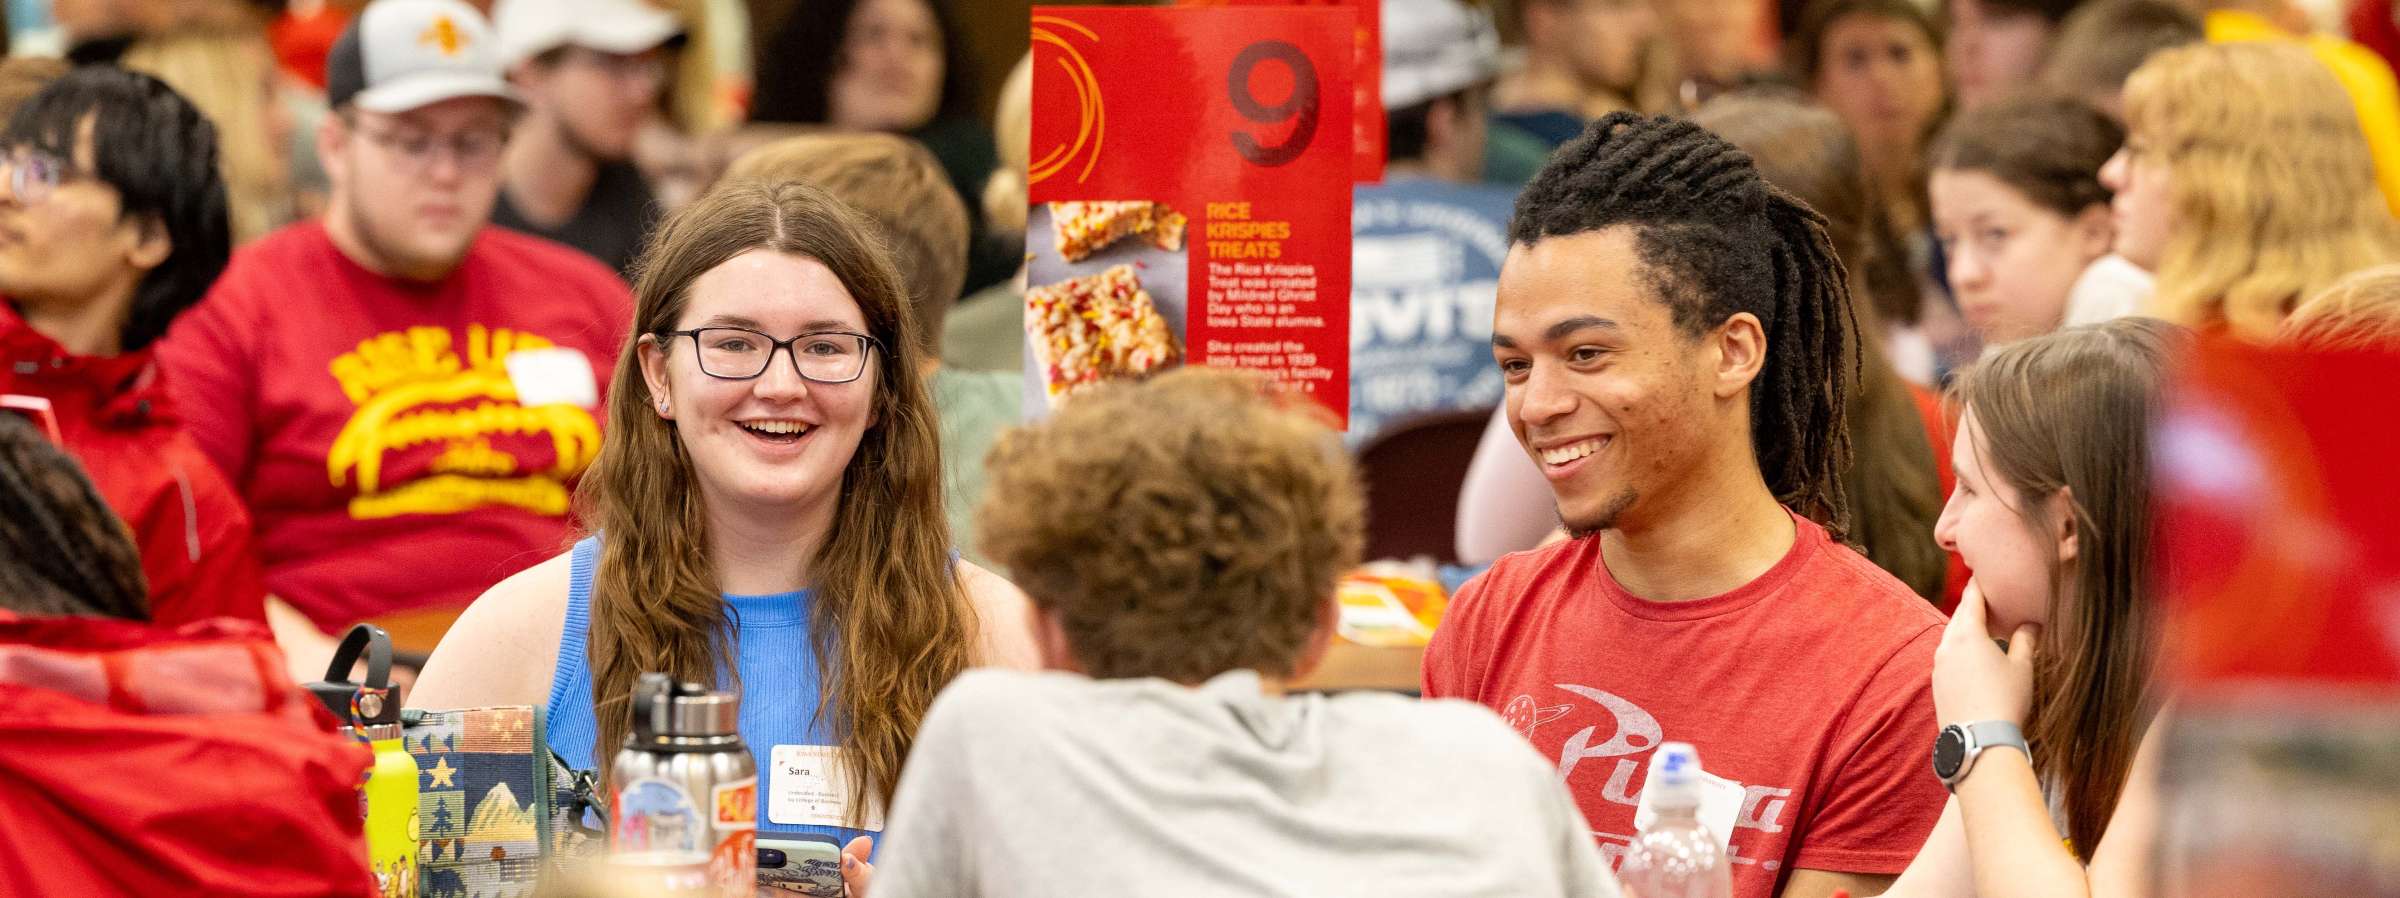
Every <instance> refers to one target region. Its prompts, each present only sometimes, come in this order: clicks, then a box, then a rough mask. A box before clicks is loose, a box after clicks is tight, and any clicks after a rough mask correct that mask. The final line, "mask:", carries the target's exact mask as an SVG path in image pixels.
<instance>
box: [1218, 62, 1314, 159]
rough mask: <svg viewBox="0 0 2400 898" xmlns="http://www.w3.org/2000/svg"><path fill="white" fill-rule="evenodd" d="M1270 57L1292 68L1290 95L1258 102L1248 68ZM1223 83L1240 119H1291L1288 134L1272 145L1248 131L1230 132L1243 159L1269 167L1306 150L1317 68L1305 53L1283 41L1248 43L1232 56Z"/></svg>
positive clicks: (1262, 121) (1311, 133) (1272, 121)
mask: <svg viewBox="0 0 2400 898" xmlns="http://www.w3.org/2000/svg"><path fill="white" fill-rule="evenodd" d="M1269 60H1273V61H1275V62H1280V63H1283V65H1284V67H1285V68H1288V69H1291V71H1292V95H1291V96H1289V97H1286V98H1284V101H1283V102H1282V103H1279V104H1277V105H1274V106H1269V105H1266V104H1264V103H1260V102H1259V101H1258V98H1257V97H1254V96H1251V94H1250V70H1252V69H1255V68H1257V67H1258V64H1259V63H1262V62H1267V61H1269ZM1225 86H1226V92H1227V93H1228V95H1230V96H1231V98H1232V99H1233V108H1234V109H1235V111H1238V112H1240V113H1241V114H1242V117H1243V118H1246V119H1249V120H1251V121H1254V122H1258V123H1260V124H1282V123H1285V122H1293V125H1292V133H1291V136H1289V137H1286V138H1284V140H1283V142H1282V143H1279V144H1275V145H1273V146H1267V145H1263V144H1261V143H1259V142H1258V138H1256V137H1252V136H1250V135H1249V134H1245V133H1242V132H1240V131H1236V132H1233V148H1234V149H1235V150H1238V151H1240V152H1241V154H1242V158H1244V159H1248V160H1250V163H1251V164H1253V165H1263V166H1267V167H1269V168H1272V167H1275V166H1278V165H1283V164H1285V163H1288V162H1290V161H1292V160H1294V159H1298V158H1300V154H1301V153H1303V152H1307V150H1308V142H1309V140H1310V139H1312V138H1314V137H1316V136H1317V68H1316V66H1314V65H1311V64H1310V63H1309V61H1308V54H1306V53H1302V52H1300V48H1299V47H1295V46H1292V45H1291V44H1288V43H1285V42H1283V41H1259V42H1258V43H1255V44H1251V45H1250V46H1247V47H1244V48H1242V52H1241V54H1240V55H1238V56H1235V57H1234V58H1233V70H1232V71H1231V72H1229V73H1227V77H1226V85H1225Z"/></svg>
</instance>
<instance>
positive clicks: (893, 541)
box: [583, 182, 975, 825]
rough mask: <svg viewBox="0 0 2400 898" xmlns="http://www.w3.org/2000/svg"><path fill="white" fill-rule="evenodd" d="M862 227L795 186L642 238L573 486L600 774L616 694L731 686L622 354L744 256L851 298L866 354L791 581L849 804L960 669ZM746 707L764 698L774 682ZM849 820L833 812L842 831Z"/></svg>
mask: <svg viewBox="0 0 2400 898" xmlns="http://www.w3.org/2000/svg"><path fill="white" fill-rule="evenodd" d="M873 233H874V230H873V226H872V225H870V224H869V223H868V222H867V221H866V219H864V218H863V217H861V216H860V215H859V214H858V213H857V212H855V211H852V210H851V209H850V208H849V207H847V206H844V205H842V204H841V202H839V201H837V200H835V199H834V198H833V197H832V196H830V195H828V194H826V193H825V192H824V191H821V190H818V189H816V188H814V187H809V186H806V185H801V184H766V183H759V182H734V183H729V184H725V185H721V186H719V187H718V188H717V189H715V190H713V191H711V192H710V193H709V194H708V195H706V196H704V197H702V198H701V199H700V200H698V201H697V202H694V203H693V204H692V205H691V206H689V207H686V208H685V209H684V210H682V211H681V212H678V213H677V214H676V215H675V216H674V217H672V218H669V219H668V220H667V221H666V222H665V223H664V224H663V225H661V226H660V228H659V230H658V232H657V233H656V234H655V235H654V236H653V237H652V239H651V244H650V246H649V248H648V249H647V250H646V251H645V252H644V255H643V258H642V261H641V263H640V265H639V267H638V269H637V272H638V274H637V276H636V280H635V285H634V294H635V307H634V326H633V332H632V335H631V336H630V337H629V338H628V339H627V341H626V345H625V350H624V352H622V353H620V354H619V356H618V358H617V371H616V376H615V378H614V379H613V380H612V381H611V385H610V390H609V398H608V433H607V435H606V436H605V437H604V438H603V439H602V442H601V446H600V456H599V458H598V460H597V461H596V462H595V463H594V464H593V467H592V472H591V474H590V475H589V476H587V477H586V478H585V479H584V484H583V501H584V502H585V507H584V509H583V513H584V519H585V520H586V521H589V522H591V524H592V525H593V526H594V527H596V528H597V529H598V531H599V532H600V533H602V534H604V543H603V545H602V546H601V550H600V563H599V567H598V570H597V571H596V572H595V575H594V577H593V582H592V623H591V633H590V636H589V644H590V652H591V656H590V664H591V671H592V706H593V714H594V716H595V718H596V719H597V720H598V723H599V730H600V740H599V745H598V747H597V752H596V753H595V757H608V756H610V754H611V753H612V751H613V749H614V747H615V746H617V745H618V744H620V743H622V742H623V741H624V739H625V736H626V733H627V731H628V730H629V729H630V728H631V726H632V708H631V705H630V703H629V702H628V700H627V699H628V696H630V694H631V692H632V689H633V682H634V678H635V677H636V676H638V675H640V674H641V673H642V672H644V671H665V672H668V673H670V674H673V675H674V676H676V677H677V678H679V679H684V680H690V681H695V682H702V683H713V682H717V681H718V680H719V678H720V676H721V672H722V675H724V676H731V675H733V674H732V673H731V671H732V668H733V665H731V664H729V663H727V660H728V659H730V658H731V657H732V655H733V652H734V651H735V646H734V645H732V644H731V638H732V634H731V630H730V628H729V627H728V626H727V615H726V610H725V601H724V599H723V597H722V596H721V594H720V590H719V589H718V586H717V576H716V570H715V567H714V565H713V563H712V562H711V561H710V559H709V557H708V555H707V547H708V545H709V539H708V516H707V514H706V512H705V510H704V509H703V508H702V507H701V505H702V503H701V500H700V493H699V490H698V488H697V485H696V484H695V483H694V482H693V472H692V461H691V458H690V456H689V455H687V454H686V453H685V451H684V448H683V441H682V439H681V438H680V437H679V436H678V435H677V433H676V431H675V427H674V425H673V424H672V423H670V422H668V421H666V420H664V419H661V418H660V417H659V416H658V415H657V414H655V413H654V412H653V411H652V410H651V404H652V403H653V402H654V401H656V400H655V398H654V397H652V396H651V394H650V390H649V387H648V385H647V384H645V383H644V381H643V380H642V375H641V359H640V357H639V348H640V341H641V339H642V338H643V337H644V336H650V335H656V334H659V333H661V332H664V331H668V330H672V329H674V328H676V327H677V326H679V324H680V319H681V317H682V315H683V311H684V308H685V306H686V305H687V302H688V298H689V291H690V289H691V285H692V282H693V281H694V280H696V279H698V278H699V277H700V276H701V275H702V274H704V273H706V272H708V271H710V270H712V269H714V268H716V267H717V266H719V265H722V264H724V263H725V262H727V261H729V260H731V259H733V258H734V257H736V256H739V255H741V254H743V253H745V252H749V251H751V250H756V249H765V250H772V251H775V252H781V253H789V254H792V255H796V256H805V257H807V258H810V259H814V260H816V261H818V262H821V263H823V264H824V265H825V267H827V268H829V269H832V271H833V273H834V275H835V276H836V277H838V278H840V279H841V282H842V286H843V287H844V288H846V289H848V290H849V291H850V296H851V297H852V298H853V299H855V300H857V302H858V307H859V309H860V311H862V312H864V313H865V315H866V320H867V330H868V331H869V333H871V334H872V335H873V336H874V337H875V338H876V339H877V340H878V341H880V342H881V343H882V346H881V347H880V348H879V349H878V350H877V352H876V353H875V356H876V360H877V361H876V380H875V398H874V400H873V408H874V421H875V424H874V426H872V427H870V428H868V429H867V432H866V435H865V436H864V437H863V438H861V440H860V441H859V445H858V451H857V453H856V454H855V455H853V456H851V459H850V466H849V469H848V470H847V471H845V472H844V473H843V475H842V489H841V496H840V500H839V501H840V503H841V507H840V509H839V510H837V511H836V512H835V517H834V527H833V530H832V532H831V533H829V534H827V536H826V540H825V544H824V545H823V546H820V547H819V548H818V549H817V552H816V555H815V557H812V558H799V557H794V558H793V559H792V562H791V563H792V565H793V567H795V568H796V569H800V570H804V571H806V572H807V577H806V582H807V583H808V584H809V585H810V588H811V591H812V598H811V600H810V604H809V623H810V627H811V629H812V631H813V639H814V641H815V647H816V653H817V671H818V675H819V678H820V681H821V682H822V683H823V684H824V694H823V696H822V698H821V700H820V704H819V706H818V712H817V713H818V715H819V719H820V720H821V721H823V722H824V723H825V724H826V726H827V727H828V728H829V729H830V730H831V731H832V732H834V733H835V734H836V737H837V738H838V739H839V740H840V742H841V745H842V747H844V748H846V749H848V750H849V751H850V752H851V757H852V758H853V763H852V764H851V765H850V778H851V783H850V785H851V787H852V794H855V795H874V796H879V797H881V798H882V799H883V800H884V801H886V802H888V801H889V800H890V799H891V793H892V788H893V786H894V785H896V784H897V783H898V782H899V780H900V766H901V762H902V761H904V760H905V759H906V758H907V756H908V749H909V744H910V743H911V741H913V740H914V738H915V736H916V731H917V724H918V723H919V722H920V721H922V720H923V719H924V716H925V709H926V706H927V705H930V704H931V703H932V702H933V696H934V693H936V692H939V691H940V690H941V688H942V687H943V686H945V685H948V684H949V682H950V679H951V678H952V677H954V676H956V675H957V674H958V672H959V670H960V669H961V668H964V667H965V666H966V664H967V660H968V653H969V651H970V646H972V645H973V644H974V628H975V621H974V613H973V611H972V609H971V608H970V607H969V606H968V604H967V600H966V592H965V590H964V588H963V587H962V586H961V585H960V584H959V581H958V579H957V575H956V573H955V571H954V568H953V566H952V563H951V560H950V555H949V551H950V546H949V535H948V530H947V528H946V526H945V524H944V523H943V522H944V520H945V519H944V518H943V516H942V498H941V470H942V466H941V450H940V443H941V438H940V434H939V432H938V431H937V430H936V426H935V419H934V409H933V399H932V396H931V394H930V393H929V391H928V390H927V389H926V387H925V383H924V381H923V380H922V379H921V378H919V377H918V375H917V371H918V369H919V367H920V363H921V362H922V360H923V352H924V350H922V349H920V348H919V347H920V346H921V345H922V343H921V342H920V341H919V339H918V335H917V334H915V333H913V332H912V330H913V328H914V325H912V324H911V323H910V322H911V321H912V320H913V319H911V318H910V316H909V315H908V314H907V310H906V303H907V299H906V293H905V292H904V291H903V290H902V289H901V286H900V284H901V281H900V278H899V275H898V273H897V272H896V270H895V269H894V268H893V265H892V262H891V258H890V256H889V255H888V254H887V252H886V251H885V249H884V248H883V247H882V245H881V244H879V243H877V242H876V241H875V238H874V237H872V236H870V235H872V234H873ZM751 685H753V686H762V687H764V688H762V689H759V690H757V692H756V693H755V694H757V695H760V696H772V695H773V694H774V693H773V689H774V684H751ZM866 810H867V808H866V803H865V802H863V801H862V802H857V803H854V804H853V805H852V807H851V809H850V813H851V817H852V823H853V825H859V824H860V823H861V822H863V820H864V819H865V814H866Z"/></svg>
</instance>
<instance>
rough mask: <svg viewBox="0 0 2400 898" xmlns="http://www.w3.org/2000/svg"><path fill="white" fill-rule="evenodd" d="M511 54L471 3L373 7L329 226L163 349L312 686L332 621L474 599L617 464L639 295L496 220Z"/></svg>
mask: <svg viewBox="0 0 2400 898" xmlns="http://www.w3.org/2000/svg"><path fill="white" fill-rule="evenodd" d="M497 50H498V48H497V46H496V45H495V42H494V41H493V39H492V35H491V31H490V28H489V26H487V25H486V24H485V22H484V19H483V17H482V16H481V15H480V14H478V13H476V12H475V10H474V9H473V8H472V7H469V6H467V5H466V4H464V3H461V2H458V0H377V2H375V3H373V4H372V5H370V6H368V7H367V8H366V10H365V11H364V12H362V13H361V14H360V15H359V16H358V18H357V19H356V20H354V21H353V22H352V23H351V24H350V26H349V29H348V30H347V31H345V32H344V33H343V35H342V37H341V39H340V40H339V41H338V42H337V43H336V44H335V46H334V49H333V52H332V55H331V57H330V58H329V60H328V65H327V71H328V75H327V81H328V85H327V90H326V99H327V101H328V102H329V103H330V105H331V106H332V108H333V112H332V114H330V115H328V116H326V118H325V121H324V123H323V125H322V126H321V127H320V129H319V131H318V134H317V147H318V152H319V155H320V156H322V157H323V159H324V162H325V167H326V171H327V173H328V174H329V175H330V176H331V178H332V185H333V190H332V194H331V198H330V202H329V205H328V206H327V209H326V213H325V215H324V217H323V218H322V219H320V220H316V221H310V222H304V223H302V224H298V225H294V226H292V227H289V228H286V229H284V230H281V231H278V232H276V233H274V234H272V235H269V236H268V237H267V238H265V239H263V240H260V241H258V242H257V243H254V244H252V245H250V246H248V247H245V248H244V249H243V250H242V251H241V252H240V253H238V254H236V255H235V256H234V258H233V262H232V264H231V265H230V266H229V267H228V268H227V269H226V271H225V275H224V277H223V278H222V279H220V280H219V281H218V283H217V286H216V288H215V289H214V290H213V291H212V292H211V293H210V294H209V296H208V298H207V299H206V300H205V301H203V302H202V303H201V304H200V306H199V307H198V308H196V309H194V310H193V311H192V312H191V314H189V315H187V316H185V318H184V320H182V321H180V322H178V323H177V325H176V327H175V329H174V330H173V331H172V332H170V333H169V335H168V337H167V340H166V341H165V343H164V344H163V345H162V347H161V349H160V351H159V353H160V358H161V360H162V361H163V362H164V363H165V365H166V367H167V370H168V373H169V374H170V375H172V378H171V381H170V382H171V384H172V385H173V386H174V388H175V396H176V399H177V401H178V402H179V403H180V404H181V405H182V407H183V408H184V410H185V412H186V418H187V421H188V422H189V424H188V426H189V427H190V429H191V431H192V434H193V436H194V437H195V438H196V439H198V441H199V442H200V445H201V448H202V449H204V450H205V451H206V452H207V453H208V455H209V457H210V458H211V459H213V460H214V461H215V462H216V463H217V466H218V467H219V468H220V469H221V470H222V471H223V472H224V473H225V475H226V477H228V478H230V479H231V480H232V481H233V482H234V483H235V485H236V486H237V487H238V488H239V489H240V491H241V493H242V496H243V498H244V499H245V500H247V501H248V503H249V507H250V511H251V514H252V516H253V518H254V519H255V521H256V524H257V532H258V540H259V546H260V555H261V559H262V562H263V563H264V565H265V569H266V583H267V590H268V593H269V594H270V595H271V596H272V597H273V598H272V599H271V600H270V602H269V606H268V610H269V614H270V619H271V621H272V622H273V623H274V624H275V626H276V634H277V637H278V640H279V641H281V642H283V643H284V648H285V652H286V654H287V655H289V656H291V662H292V666H293V669H294V670H295V671H296V672H297V671H305V670H308V669H309V668H311V667H317V668H321V667H322V666H323V663H324V660H325V659H326V658H327V657H329V655H330V652H331V649H332V642H331V638H330V637H329V636H326V635H325V634H326V633H328V632H339V631H340V628H343V627H347V626H348V625H350V624H351V623H353V622H355V621H358V620H362V619H367V618H373V617H378V616H382V615H388V614H391V613H394V612H400V611H411V610H417V609H444V608H457V607H461V606H464V605H466V604H467V602H469V601H470V600H472V599H473V598H474V597H475V596H476V595H478V594H480V593H482V592H483V591H484V590H485V589H487V588H490V587H491V585H492V584H494V583H497V582H499V581H500V580H501V579H502V578H505V577H507V576H509V575H511V574H514V573H516V572H517V571H519V570H522V569H524V568H525V567H527V566H530V565H532V564H533V563H535V562H537V561H539V560H541V559H542V558H543V557H546V556H547V555H549V554H550V553H551V552H553V551H556V549H557V547H558V546H560V545H562V544H563V543H564V542H565V541H566V539H567V537H568V532H569V531H568V520H567V518H568V515H567V512H568V497H569V495H570V494H571V492H572V489H573V486H574V484H575V482H576V479H577V477H578V476H579V475H581V474H582V473H583V470H584V468H585V467H586V466H587V465H589V464H590V463H591V460H592V457H593V456H594V454H595V453H597V452H598V450H599V444H600V422H599V419H598V417H597V414H596V410H597V409H598V408H599V404H600V401H601V389H602V385H603V384H604V383H606V378H607V376H608V374H609V372H610V370H611V366H612V359H613V358H614V354H615V351H616V349H617V347H618V346H619V345H620V344H622V343H623V342H624V338H625V328H626V322H627V321H629V320H630V319H631V318H632V310H633V303H632V296H631V294H630V292H629V291H628V290H627V289H626V287H625V284H624V282H622V281H620V280H618V278H617V276H616V274H615V273H614V272H612V271H610V270H609V269H608V268H607V267H606V266H604V265H602V264H600V263H599V262H597V261H594V260H592V259H591V258H590V257H587V256H585V255H583V254H581V253H578V252H575V251H574V250H572V249H569V248H567V247H565V246H561V245H559V244H555V243H552V242H550V241H547V240H543V239H540V238H537V237H532V236H528V235H524V234H519V233H516V232H513V231H508V230H505V229H501V228H495V227H489V226H487V225H488V222H489V220H490V216H491V210H492V205H493V202H494V200H495V198H496V197H497V196H498V194H499V191H500V157H501V153H502V151H503V150H504V149H505V148H506V146H507V143H508V135H509V129H510V127H511V125H512V124H514V122H515V120H516V117H517V115H518V114H519V110H520V108H519V106H518V105H517V102H516V100H515V99H514V98H513V95H512V93H511V91H510V90H509V87H508V85H507V83H506V82H505V81H504V80H503V79H502V77H501V67H500V63H499V56H498V52H497ZM295 611H296V612H297V613H296V614H295V613H292V612H295Z"/></svg>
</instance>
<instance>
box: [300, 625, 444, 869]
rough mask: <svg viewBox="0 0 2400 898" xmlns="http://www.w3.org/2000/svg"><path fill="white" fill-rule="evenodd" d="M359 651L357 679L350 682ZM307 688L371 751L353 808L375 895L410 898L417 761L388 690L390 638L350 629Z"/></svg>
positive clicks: (370, 629) (371, 628)
mask: <svg viewBox="0 0 2400 898" xmlns="http://www.w3.org/2000/svg"><path fill="white" fill-rule="evenodd" d="M361 655H364V656H365V661H366V663H367V676H366V681H365V682H364V683H353V682H351V681H350V672H351V670H352V668H354V667H356V666H357V665H358V662H359V661H360V656H361ZM308 690H309V692H310V693H312V694H314V695H316V697H317V700H318V701H319V702H321V703H323V704H324V705H325V709H326V710H328V711H331V712H333V716H334V717H336V718H338V719H341V720H344V721H347V722H348V723H349V725H348V726H345V727H343V728H342V732H343V733H345V734H347V735H349V736H350V737H352V738H354V739H357V740H358V741H360V742H364V743H366V744H367V745H368V746H369V747H371V748H373V749H374V750H375V766H374V767H371V768H369V769H368V770H367V779H366V781H365V782H363V783H361V784H359V787H358V800H359V813H360V815H361V816H363V817H364V818H365V819H366V831H367V859H368V861H369V863H370V865H371V868H370V869H371V870H372V871H373V872H374V874H375V885H376V888H377V890H378V891H379V892H380V893H381V895H382V898H417V891H418V889H417V885H418V882H419V872H418V870H417V759H416V758H415V757H412V756H410V755H409V753H408V748H407V743H406V742H404V741H402V739H401V731H402V728H401V725H400V699H399V696H398V694H397V693H395V692H394V691H393V690H392V638H391V636H390V635H389V634H386V633H384V632H383V629H382V628H380V627H377V626H375V625H373V624H359V625H358V626H355V627H352V628H350V633H349V635H347V636H345V637H343V638H342V644H341V646H340V647H339V648H337V649H335V650H334V653H333V663H332V664H331V665H329V667H328V669H327V670H326V672H325V679H324V680H323V681H321V682H316V683H310V684H308Z"/></svg>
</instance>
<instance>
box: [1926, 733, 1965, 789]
mask: <svg viewBox="0 0 2400 898" xmlns="http://www.w3.org/2000/svg"><path fill="white" fill-rule="evenodd" d="M1966 760H1967V735H1966V733H1965V731H1963V730H1960V729H1959V728H1957V727H1954V726H1947V727H1943V728H1942V734H1941V735H1939V736H1936V737H1934V739H1933V775H1934V776H1938V777H1941V778H1942V779H1945V780H1947V779H1949V778H1951V777H1954V776H1957V775H1958V767H1959V765H1960V764H1964V763H1966Z"/></svg>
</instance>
